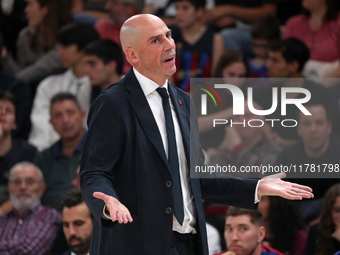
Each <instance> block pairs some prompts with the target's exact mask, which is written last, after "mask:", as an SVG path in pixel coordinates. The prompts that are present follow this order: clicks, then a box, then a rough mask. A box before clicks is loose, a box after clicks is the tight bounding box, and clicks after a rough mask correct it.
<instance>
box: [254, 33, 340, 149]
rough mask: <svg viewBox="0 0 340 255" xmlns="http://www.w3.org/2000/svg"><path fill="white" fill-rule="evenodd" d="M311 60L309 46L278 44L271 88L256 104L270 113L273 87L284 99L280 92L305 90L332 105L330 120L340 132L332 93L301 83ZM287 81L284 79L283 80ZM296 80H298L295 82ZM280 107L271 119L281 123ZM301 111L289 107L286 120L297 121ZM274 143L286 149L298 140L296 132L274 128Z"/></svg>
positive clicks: (273, 50) (272, 51)
mask: <svg viewBox="0 0 340 255" xmlns="http://www.w3.org/2000/svg"><path fill="white" fill-rule="evenodd" d="M308 59H309V50H308V48H307V46H306V45H305V44H304V43H303V42H302V41H300V40H298V39H295V38H289V39H286V40H281V41H277V42H276V43H274V44H273V45H271V46H270V51H269V59H268V62H267V67H268V71H269V77H270V78H277V79H271V80H270V81H271V82H272V84H271V87H268V88H264V89H261V90H259V91H258V93H257V95H256V96H255V97H256V101H257V102H259V103H260V105H261V106H262V108H263V109H270V107H271V106H272V95H273V92H272V87H277V88H278V89H277V90H278V93H277V94H278V98H281V88H286V87H287V88H289V87H294V88H304V89H307V90H308V91H309V92H310V93H311V98H312V99H314V98H320V99H322V100H324V102H326V103H327V104H328V105H329V109H331V115H330V116H331V120H332V122H333V126H334V130H340V122H339V116H340V115H339V111H338V110H337V107H336V103H335V100H334V99H332V97H331V94H330V91H329V90H328V89H327V88H325V87H324V86H322V85H320V84H317V83H315V82H313V81H311V80H308V79H302V78H303V76H302V74H301V71H302V69H303V67H304V65H305V63H306V61H307V60H308ZM282 78H284V79H282ZM292 78H295V79H292ZM287 97H289V98H304V97H305V95H304V94H303V93H289V94H288V95H287ZM281 110H282V108H281V104H278V107H277V108H276V110H275V111H274V113H273V114H271V115H269V116H268V117H270V118H271V119H282V115H281ZM298 112H299V110H298V108H297V107H296V106H295V105H293V104H289V105H287V110H286V115H285V119H296V115H297V114H298ZM270 136H271V139H274V140H276V141H277V142H279V143H280V144H282V145H283V146H289V145H291V144H293V143H295V142H296V141H297V140H298V139H299V136H298V133H297V128H296V127H292V128H285V127H284V126H282V125H273V128H272V133H271V134H270Z"/></svg>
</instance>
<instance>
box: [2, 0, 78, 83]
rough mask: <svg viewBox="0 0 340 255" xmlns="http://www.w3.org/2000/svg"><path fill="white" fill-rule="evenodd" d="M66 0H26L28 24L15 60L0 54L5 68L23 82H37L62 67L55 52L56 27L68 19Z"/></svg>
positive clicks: (19, 43)
mask: <svg viewBox="0 0 340 255" xmlns="http://www.w3.org/2000/svg"><path fill="white" fill-rule="evenodd" d="M71 3H72V2H71V1H69V0H29V1H28V3H27V6H26V8H25V13H26V16H27V20H28V27H26V28H24V29H23V30H22V31H21V32H20V34H19V38H18V42H17V48H18V53H17V60H18V62H17V63H16V62H15V61H14V60H13V59H12V58H11V56H10V55H7V56H2V57H3V58H4V59H3V67H4V68H5V70H6V71H8V72H11V73H15V74H16V76H17V77H18V78H19V79H21V80H23V81H25V82H27V83H30V84H31V83H38V82H39V81H40V80H41V79H43V78H44V77H46V76H47V75H49V74H51V73H53V72H58V71H60V69H62V63H61V61H60V57H59V56H58V54H57V47H56V37H57V32H58V30H59V29H60V28H61V27H62V26H63V25H65V24H67V23H69V22H71V21H72V14H71Z"/></svg>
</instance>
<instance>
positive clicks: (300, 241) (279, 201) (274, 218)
mask: <svg viewBox="0 0 340 255" xmlns="http://www.w3.org/2000/svg"><path fill="white" fill-rule="evenodd" d="M259 209H260V210H261V212H262V215H263V220H264V226H265V227H266V230H267V231H266V236H265V238H264V240H265V241H266V242H267V243H269V245H270V246H271V247H273V248H274V249H276V250H278V251H280V252H282V253H284V254H289V255H301V254H305V252H306V245H307V232H306V231H305V230H304V224H303V221H302V217H301V214H300V211H299V208H298V205H297V203H296V201H290V200H286V199H283V198H281V197H267V196H265V197H262V198H261V201H260V202H259Z"/></svg>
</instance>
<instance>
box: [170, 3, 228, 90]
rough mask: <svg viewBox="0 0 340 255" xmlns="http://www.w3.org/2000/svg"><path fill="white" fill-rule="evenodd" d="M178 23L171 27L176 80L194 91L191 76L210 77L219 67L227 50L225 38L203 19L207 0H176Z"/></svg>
mask: <svg viewBox="0 0 340 255" xmlns="http://www.w3.org/2000/svg"><path fill="white" fill-rule="evenodd" d="M173 2H174V3H175V7H176V16H175V18H176V26H173V27H171V32H172V37H173V39H174V41H175V43H176V51H177V52H176V67H177V72H176V73H175V74H174V75H173V77H172V78H173V79H174V83H175V85H176V86H177V87H179V88H181V89H182V90H184V91H187V92H189V91H190V78H207V77H210V76H211V74H212V73H214V71H215V70H216V66H217V62H218V60H219V57H220V56H221V54H222V53H223V50H224V46H223V39H222V37H221V35H220V34H217V33H215V32H214V31H213V30H212V29H210V28H209V27H208V26H206V25H205V24H204V22H203V19H204V16H205V12H206V10H205V5H206V1H205V0H174V1H173Z"/></svg>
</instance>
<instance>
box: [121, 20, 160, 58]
mask: <svg viewBox="0 0 340 255" xmlns="http://www.w3.org/2000/svg"><path fill="white" fill-rule="evenodd" d="M155 22H157V23H159V22H161V23H163V24H164V22H163V21H162V20H161V19H160V18H159V17H157V16H155V15H152V14H138V15H134V16H132V17H131V18H129V19H127V20H126V21H125V22H124V24H123V25H122V27H121V29H120V41H121V44H122V48H123V51H124V52H125V50H126V49H127V48H134V49H136V50H138V48H139V46H138V43H137V42H139V39H140V36H141V35H142V33H143V30H144V29H145V28H146V27H148V26H149V25H150V24H154V23H155Z"/></svg>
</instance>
